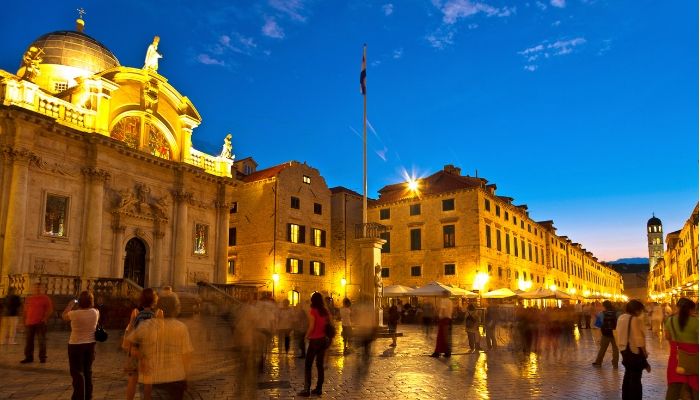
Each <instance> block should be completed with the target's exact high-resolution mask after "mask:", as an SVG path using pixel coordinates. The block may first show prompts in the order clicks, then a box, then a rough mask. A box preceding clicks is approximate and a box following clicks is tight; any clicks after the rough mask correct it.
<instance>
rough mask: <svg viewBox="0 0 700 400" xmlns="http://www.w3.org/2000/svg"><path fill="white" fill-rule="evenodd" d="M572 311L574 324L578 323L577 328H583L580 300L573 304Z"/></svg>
mask: <svg viewBox="0 0 700 400" xmlns="http://www.w3.org/2000/svg"><path fill="white" fill-rule="evenodd" d="M574 313H575V315H576V324H577V325H578V328H579V329H582V328H583V304H581V300H577V301H576V304H574Z"/></svg>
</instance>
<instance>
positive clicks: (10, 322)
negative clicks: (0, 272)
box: [0, 288, 22, 344]
mask: <svg viewBox="0 0 700 400" xmlns="http://www.w3.org/2000/svg"><path fill="white" fill-rule="evenodd" d="M21 306H22V300H21V299H20V298H19V296H17V294H15V288H10V289H9V290H8V291H7V296H5V301H4V302H3V309H2V321H0V344H17V340H16V335H17V323H18V322H19V308H20V307H21Z"/></svg>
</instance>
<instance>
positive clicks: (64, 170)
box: [30, 156, 77, 177]
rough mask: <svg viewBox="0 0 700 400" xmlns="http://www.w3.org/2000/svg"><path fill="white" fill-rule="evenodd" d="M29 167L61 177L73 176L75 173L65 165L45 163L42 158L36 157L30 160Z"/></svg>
mask: <svg viewBox="0 0 700 400" xmlns="http://www.w3.org/2000/svg"><path fill="white" fill-rule="evenodd" d="M30 163H31V165H33V166H35V167H36V168H39V169H41V170H44V171H47V172H51V173H54V174H57V175H62V176H71V177H72V176H75V175H76V173H77V171H75V170H74V169H73V168H71V167H69V166H68V165H65V164H60V163H57V162H50V161H46V160H44V159H43V158H41V157H39V156H36V157H33V158H32V159H31V160H30Z"/></svg>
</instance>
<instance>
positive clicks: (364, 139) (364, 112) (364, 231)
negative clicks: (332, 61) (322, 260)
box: [362, 44, 367, 237]
mask: <svg viewBox="0 0 700 400" xmlns="http://www.w3.org/2000/svg"><path fill="white" fill-rule="evenodd" d="M362 59H363V60H365V68H367V67H366V65H367V45H366V44H365V46H364V49H363V53H362ZM362 102H363V106H362V237H367V91H366V90H365V93H364V95H363V96H362Z"/></svg>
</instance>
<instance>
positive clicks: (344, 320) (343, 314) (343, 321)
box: [340, 297, 352, 354]
mask: <svg viewBox="0 0 700 400" xmlns="http://www.w3.org/2000/svg"><path fill="white" fill-rule="evenodd" d="M351 307H352V303H351V302H350V299H348V298H347V297H346V298H344V299H343V308H341V309H340V325H341V327H342V329H343V331H342V332H341V336H342V338H343V354H346V353H347V352H348V350H349V349H350V340H351V338H352V309H351Z"/></svg>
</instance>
